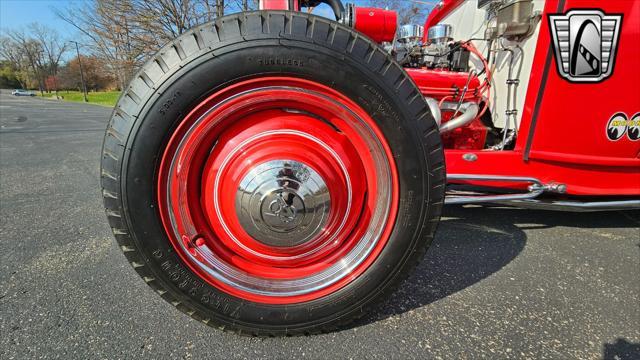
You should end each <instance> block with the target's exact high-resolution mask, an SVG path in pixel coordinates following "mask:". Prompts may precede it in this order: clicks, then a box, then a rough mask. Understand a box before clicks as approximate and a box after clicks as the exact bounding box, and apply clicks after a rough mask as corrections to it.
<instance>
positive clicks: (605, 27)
mask: <svg viewBox="0 0 640 360" xmlns="http://www.w3.org/2000/svg"><path fill="white" fill-rule="evenodd" d="M621 24H622V15H606V14H605V13H603V12H602V11H600V10H586V9H585V10H571V11H569V12H568V13H566V14H553V15H549V29H550V30H551V37H552V39H553V45H554V49H555V54H556V63H557V64H558V72H559V73H560V76H562V77H563V78H565V79H567V80H569V81H572V82H599V81H602V80H604V79H606V78H608V77H609V76H611V74H612V72H613V66H614V63H615V60H616V50H617V46H618V39H619V37H620V26H621Z"/></svg>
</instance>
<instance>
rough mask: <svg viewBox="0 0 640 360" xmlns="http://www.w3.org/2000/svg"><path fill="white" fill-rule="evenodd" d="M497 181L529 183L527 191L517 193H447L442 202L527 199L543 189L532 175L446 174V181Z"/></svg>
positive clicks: (466, 202) (457, 202)
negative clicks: (466, 194)
mask: <svg viewBox="0 0 640 360" xmlns="http://www.w3.org/2000/svg"><path fill="white" fill-rule="evenodd" d="M450 180H457V181H493V182H495V181H498V182H515V183H530V184H531V185H530V186H529V191H528V192H526V193H517V194H496V195H468V196H465V195H448V196H447V197H446V198H445V200H444V203H445V205H453V204H457V205H461V204H478V203H488V202H501V201H512V200H529V199H534V198H536V197H538V196H540V195H541V194H542V193H543V192H544V191H545V186H544V185H543V184H542V182H541V181H540V180H538V179H536V178H532V177H517V176H495V175H465V174H447V181H450Z"/></svg>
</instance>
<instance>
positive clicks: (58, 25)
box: [0, 0, 424, 36]
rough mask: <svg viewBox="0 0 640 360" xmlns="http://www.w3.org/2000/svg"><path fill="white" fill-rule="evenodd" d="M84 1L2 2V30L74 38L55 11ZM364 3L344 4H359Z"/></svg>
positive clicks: (326, 13) (324, 12)
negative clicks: (50, 31)
mask: <svg viewBox="0 0 640 360" xmlns="http://www.w3.org/2000/svg"><path fill="white" fill-rule="evenodd" d="M84 1H87V0H0V29H2V30H7V29H19V28H20V27H26V26H27V25H29V24H31V23H33V22H36V21H37V22H39V23H42V24H44V25H47V26H49V27H51V28H54V29H56V30H58V32H60V34H62V35H64V36H73V35H74V34H76V32H77V30H76V29H74V28H73V27H72V26H70V25H69V24H67V23H65V22H64V21H62V20H61V19H59V18H58V17H57V16H56V15H55V12H54V9H55V8H58V9H65V8H66V7H68V6H69V5H74V3H75V4H77V3H82V2H84ZM363 1H364V0H351V1H343V2H345V3H346V2H353V3H356V4H358V3H362V2H363ZM423 1H424V0H423ZM316 12H318V14H319V15H323V16H332V13H331V10H330V8H329V7H328V6H326V5H323V6H321V7H319V8H318V9H316Z"/></svg>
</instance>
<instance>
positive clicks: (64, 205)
mask: <svg viewBox="0 0 640 360" xmlns="http://www.w3.org/2000/svg"><path fill="white" fill-rule="evenodd" d="M110 111H111V110H110V109H109V108H106V107H101V106H95V105H85V104H74V103H64V102H58V101H54V100H44V99H39V98H22V97H13V96H10V95H8V93H7V92H6V91H2V92H0V359H14V358H15V359H25V358H26V359H30V358H61V359H103V358H104V359H116V358H123V359H124V358H126V359H130V358H153V359H157V358H185V359H188V358H220V359H236V358H238V359H258V358H260V359H262V358H264V359H289V358H313V359H378V358H379V359H414V358H416V359H418V358H420V359H429V358H442V359H451V358H455V359H457V358H461V359H465V358H469V359H471V358H490V359H503V358H550V359H574V358H575V359H598V358H605V359H616V358H617V359H640V212H637V211H636V212H607V213H587V214H573V213H554V212H544V211H531V210H518V209H507V208H491V207H466V208H462V207H451V208H447V209H446V211H445V218H444V219H443V220H442V223H441V226H440V228H439V230H438V233H437V236H436V239H435V241H434V244H433V246H432V248H431V249H430V250H429V252H428V254H427V256H426V258H425V259H424V261H423V262H422V263H421V264H420V266H419V267H418V268H417V270H416V271H415V273H414V275H413V276H411V277H410V278H409V280H408V281H407V282H406V283H404V285H403V286H402V287H401V289H400V290H399V291H398V292H397V293H395V294H394V295H393V296H392V297H391V299H389V301H387V302H386V304H385V305H383V306H381V307H380V308H379V309H378V311H375V312H372V313H371V314H370V315H369V316H368V317H366V318H365V319H363V320H361V321H360V322H358V323H357V324H355V325H354V326H352V327H350V328H349V329H346V330H342V331H339V332H335V333H330V334H325V335H318V336H310V337H294V338H269V339H258V338H247V337H241V336H236V335H234V334H231V333H224V332H220V331H218V330H214V329H212V328H209V327H207V326H205V325H203V324H202V323H199V322H196V321H194V320H192V319H191V318H189V317H188V316H186V315H184V314H182V313H180V312H178V311H177V310H175V309H174V307H173V306H171V305H170V304H167V303H165V302H164V301H163V300H161V299H160V297H158V296H157V294H155V293H154V292H153V291H152V290H151V289H150V288H149V287H147V285H145V283H144V281H143V280H142V279H140V278H139V277H138V275H137V274H136V273H135V272H134V271H133V269H131V267H130V265H129V263H128V262H127V261H126V260H125V258H124V256H123V255H122V254H121V252H120V250H119V249H118V247H117V246H116V242H115V240H114V239H113V237H112V235H111V232H110V229H109V227H108V226H107V222H106V218H105V215H104V211H103V207H102V201H101V197H100V187H99V162H100V146H101V143H102V135H103V131H104V128H105V126H106V122H107V120H108V117H109V114H110ZM616 356H617V357H616Z"/></svg>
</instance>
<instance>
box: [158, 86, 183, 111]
mask: <svg viewBox="0 0 640 360" xmlns="http://www.w3.org/2000/svg"><path fill="white" fill-rule="evenodd" d="M180 95H182V93H181V92H180V91H176V92H174V93H173V96H172V97H171V98H170V99H168V100H167V101H165V102H164V103H163V104H162V106H161V107H160V110H159V112H160V114H162V115H165V114H166V113H167V111H169V108H171V105H173V103H174V102H176V99H177V98H178V97H179V96H180Z"/></svg>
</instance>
